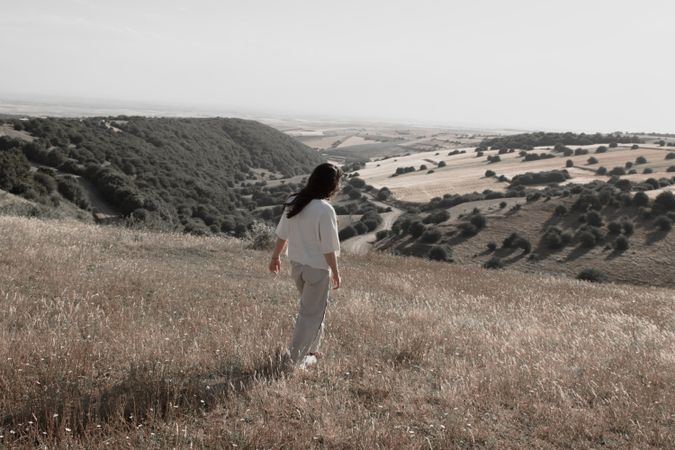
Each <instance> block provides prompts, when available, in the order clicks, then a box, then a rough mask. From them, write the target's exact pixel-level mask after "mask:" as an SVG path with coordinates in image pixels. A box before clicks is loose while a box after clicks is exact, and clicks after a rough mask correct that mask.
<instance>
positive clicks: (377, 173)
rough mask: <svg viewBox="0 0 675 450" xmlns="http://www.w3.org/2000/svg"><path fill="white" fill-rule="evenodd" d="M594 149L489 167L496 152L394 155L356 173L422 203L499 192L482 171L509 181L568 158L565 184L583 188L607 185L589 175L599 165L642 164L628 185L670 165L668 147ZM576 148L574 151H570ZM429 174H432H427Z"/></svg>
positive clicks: (501, 186) (507, 157)
mask: <svg viewBox="0 0 675 450" xmlns="http://www.w3.org/2000/svg"><path fill="white" fill-rule="evenodd" d="M597 147H598V146H597V145H592V146H585V147H582V148H588V149H589V150H590V153H589V154H588V155H580V156H570V157H565V156H562V154H557V156H556V157H555V158H549V159H541V160H537V161H527V162H523V159H522V158H521V157H520V156H519V155H518V152H517V151H516V152H514V153H507V154H502V155H499V157H500V159H501V161H500V162H497V163H489V162H488V161H487V157H488V156H495V155H497V153H498V152H497V151H496V150H488V151H485V152H484V153H485V154H484V156H482V157H476V153H475V152H474V151H473V150H474V149H473V148H464V149H463V150H465V151H466V153H464V154H458V155H453V156H448V153H449V152H448V151H441V152H439V151H430V152H422V153H415V154H411V155H408V156H399V157H396V158H387V159H384V160H381V161H371V162H368V163H366V167H365V168H364V169H360V170H359V171H358V172H359V176H360V178H363V179H364V180H365V181H366V182H367V183H368V184H372V185H373V186H375V187H376V188H381V187H384V186H386V187H388V188H389V189H390V190H391V191H392V192H393V193H394V195H395V196H396V198H398V199H400V200H407V201H417V202H425V201H428V200H430V199H431V198H433V197H437V196H442V195H443V194H447V193H456V194H464V193H468V192H474V191H477V192H481V191H483V190H485V189H491V190H494V191H504V190H506V188H507V187H508V183H506V182H499V181H497V179H496V178H494V177H489V178H488V177H485V171H487V170H493V171H494V172H495V173H496V174H497V176H500V175H504V176H506V177H507V178H509V179H510V178H512V177H513V176H514V175H518V174H521V173H525V172H542V171H547V170H554V169H558V170H560V169H565V163H566V161H567V160H568V159H571V160H572V161H573V162H574V167H572V168H568V169H567V170H568V172H569V173H570V176H571V179H570V181H569V182H570V183H580V184H583V183H588V182H590V181H593V180H598V179H600V180H607V179H608V178H609V177H608V176H599V175H596V174H595V170H596V169H597V168H598V167H601V166H604V167H606V168H607V169H608V170H611V169H612V168H614V167H617V166H620V167H624V165H625V163H626V162H628V161H630V162H633V163H634V162H635V159H636V158H637V157H639V156H643V157H645V158H646V159H647V163H646V164H639V165H636V166H634V168H635V169H637V170H638V173H637V174H635V175H625V176H623V177H622V178H626V179H629V180H631V181H640V180H645V179H647V178H650V177H656V178H659V177H663V176H666V175H670V174H666V169H667V168H668V167H670V166H672V165H673V160H666V159H665V156H666V154H667V153H668V152H671V151H673V148H672V147H654V146H646V145H643V146H641V147H640V148H639V149H637V150H631V149H630V146H619V147H617V148H613V149H609V151H608V152H607V153H600V154H596V153H593V150H594V149H595V148H597ZM575 148H576V147H575ZM550 151H551V150H550V149H549V148H539V149H536V150H533V151H532V152H536V153H549V152H550ZM591 156H593V157H595V158H596V159H597V160H598V163H597V164H592V165H589V164H587V160H588V158H589V157H591ZM440 161H444V162H445V163H446V166H445V167H436V165H437V164H438V163H439V162H440ZM421 165H426V166H427V170H419V168H420V166H421ZM411 166H412V167H414V168H415V169H416V171H415V172H411V173H407V174H403V175H398V176H396V177H392V174H394V172H396V169H397V168H399V167H411ZM646 168H649V169H652V170H653V173H652V174H643V173H642V171H643V170H644V169H646ZM430 169H433V170H434V172H433V173H427V172H428V170H430Z"/></svg>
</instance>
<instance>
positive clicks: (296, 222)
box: [276, 199, 340, 269]
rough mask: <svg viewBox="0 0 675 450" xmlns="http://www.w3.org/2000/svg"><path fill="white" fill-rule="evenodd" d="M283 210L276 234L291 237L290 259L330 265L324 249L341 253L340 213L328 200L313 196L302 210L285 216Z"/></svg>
mask: <svg viewBox="0 0 675 450" xmlns="http://www.w3.org/2000/svg"><path fill="white" fill-rule="evenodd" d="M286 214H288V208H286V209H285V210H284V212H283V213H282V214H281V220H279V224H278V225H277V230H276V234H277V237H279V238H280V239H284V240H286V241H288V249H287V254H288V259H290V260H291V261H295V262H298V263H300V264H305V265H308V266H311V267H316V268H319V269H328V264H327V263H326V259H325V258H324V256H323V255H324V254H325V253H331V252H335V253H336V255H339V254H340V239H339V238H338V226H337V216H336V215H335V210H334V209H333V207H332V206H331V204H330V203H328V202H327V201H326V200H318V199H314V200H312V201H311V202H309V203H308V204H307V206H305V207H304V208H303V209H302V211H300V213H299V214H297V215H295V216H293V217H291V218H290V219H289V218H288V217H286Z"/></svg>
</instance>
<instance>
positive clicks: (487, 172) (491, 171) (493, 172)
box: [485, 169, 497, 178]
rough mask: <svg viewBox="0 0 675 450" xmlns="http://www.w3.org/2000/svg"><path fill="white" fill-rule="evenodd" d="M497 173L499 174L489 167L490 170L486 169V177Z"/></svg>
mask: <svg viewBox="0 0 675 450" xmlns="http://www.w3.org/2000/svg"><path fill="white" fill-rule="evenodd" d="M495 175H497V174H496V173H495V171H494V170H489V169H488V170H486V171H485V177H486V178H490V177H494V176H495Z"/></svg>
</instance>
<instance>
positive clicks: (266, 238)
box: [245, 222, 277, 250]
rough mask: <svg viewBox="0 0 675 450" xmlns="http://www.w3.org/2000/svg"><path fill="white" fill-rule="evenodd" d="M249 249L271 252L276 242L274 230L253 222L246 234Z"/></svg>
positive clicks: (263, 224)
mask: <svg viewBox="0 0 675 450" xmlns="http://www.w3.org/2000/svg"><path fill="white" fill-rule="evenodd" d="M245 240H246V241H247V242H248V245H247V247H248V248H251V249H253V250H271V249H273V248H274V244H275V242H276V240H277V239H276V234H275V232H274V228H272V227H270V226H269V225H267V224H265V223H263V222H253V224H251V227H250V228H249V229H248V231H247V233H246V238H245Z"/></svg>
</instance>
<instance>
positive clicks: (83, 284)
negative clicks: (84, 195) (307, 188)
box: [0, 217, 675, 449]
mask: <svg viewBox="0 0 675 450" xmlns="http://www.w3.org/2000/svg"><path fill="white" fill-rule="evenodd" d="M267 258H268V255H267V254H266V253H260V252H254V251H250V250H246V249H245V248H244V245H243V243H242V242H241V241H238V240H235V239H226V238H218V237H197V236H189V235H182V234H181V235H179V234H154V233H148V232H138V231H133V230H129V229H122V228H101V227H94V226H90V225H85V224H82V223H79V222H60V221H40V220H36V219H25V218H9V217H0V298H2V299H3V300H2V302H0V360H2V361H3V364H2V365H1V366H0V393H1V394H0V420H1V421H2V422H0V436H2V437H1V438H0V440H1V442H2V444H0V445H2V446H8V447H28V448H32V447H34V446H49V447H71V448H72V447H78V448H79V447H85V448H111V447H113V448H114V447H121V446H131V447H134V448H169V447H178V448H187V447H191V446H195V447H212V448H215V447H234V446H235V445H236V446H237V447H238V448H281V447H284V448H364V449H365V448H368V449H370V448H378V447H380V448H382V447H388V448H419V449H423V448H424V449H427V448H465V447H479V448H589V447H595V448H597V447H604V448H672V447H673V446H675V439H674V437H673V436H674V435H673V433H672V430H673V427H674V426H675V423H674V418H673V415H672V413H673V411H674V410H675V398H674V397H673V395H672V392H671V390H672V386H673V384H674V383H675V375H674V374H675V360H674V359H673V354H675V334H674V333H673V330H674V329H675V322H674V321H673V318H674V317H675V304H674V303H673V297H674V294H675V291H673V290H670V289H657V288H642V287H636V286H627V285H614V284H607V285H595V284H591V283H586V282H579V281H574V280H569V279H558V278H554V277H551V276H543V275H528V274H523V273H519V272H513V271H508V270H507V271H487V270H483V269H480V268H479V267H475V266H463V265H458V264H457V265H448V264H445V263H434V262H430V261H425V260H422V259H418V258H402V257H394V256H388V255H383V254H369V255H367V256H364V257H347V258H345V259H344V260H343V267H344V287H343V288H342V289H340V290H339V291H337V292H335V293H334V294H333V302H332V303H331V305H330V308H329V312H328V317H327V334H326V338H325V341H324V347H323V351H324V352H325V355H326V356H325V358H324V359H323V360H321V361H320V364H319V366H318V367H317V368H315V369H313V370H312V371H310V372H307V373H294V374H284V373H281V372H280V371H279V369H278V366H277V365H276V364H275V358H274V355H275V353H276V351H277V349H278V348H280V347H281V346H282V345H284V344H285V343H286V341H287V339H288V337H289V335H290V332H291V327H292V317H293V315H294V314H295V312H296V293H295V291H294V287H293V286H292V283H291V281H290V280H289V278H288V277H287V276H285V275H284V276H280V277H278V278H274V277H272V276H270V275H268V274H267V273H266V272H265V265H266V263H267Z"/></svg>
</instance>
